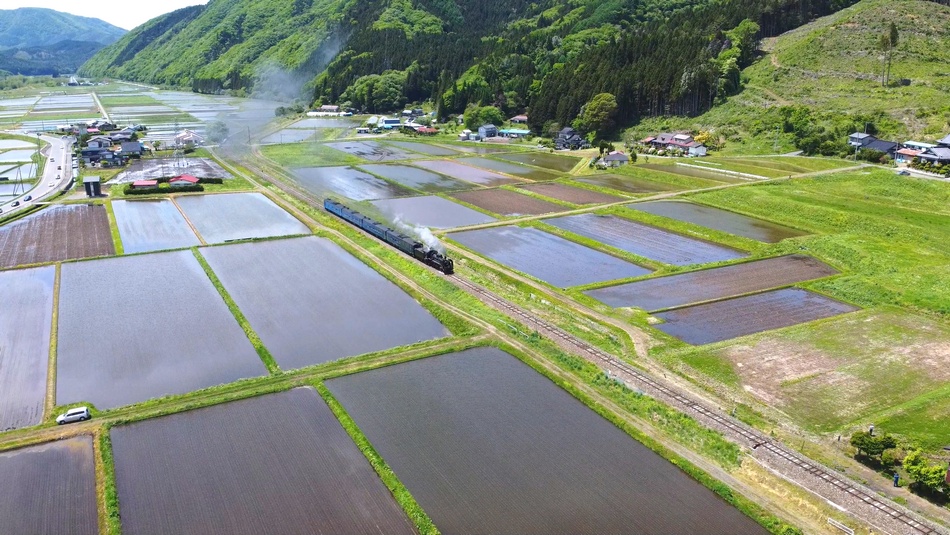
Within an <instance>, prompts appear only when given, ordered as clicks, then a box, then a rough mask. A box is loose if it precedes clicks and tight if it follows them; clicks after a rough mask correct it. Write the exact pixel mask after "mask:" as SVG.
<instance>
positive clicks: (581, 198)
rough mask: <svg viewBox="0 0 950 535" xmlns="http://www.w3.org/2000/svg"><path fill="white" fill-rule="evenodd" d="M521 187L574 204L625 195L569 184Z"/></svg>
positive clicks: (610, 199)
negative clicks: (608, 193)
mask: <svg viewBox="0 0 950 535" xmlns="http://www.w3.org/2000/svg"><path fill="white" fill-rule="evenodd" d="M519 187H520V188H523V189H526V190H528V191H531V192H534V193H537V194H538V195H544V196H545V197H551V198H552V199H558V200H561V201H567V202H570V203H574V204H602V203H608V202H617V201H622V200H624V198H623V197H617V196H616V195H607V194H606V193H600V192H599V191H591V190H589V189H584V188H575V187H574V186H568V185H567V184H556V183H550V184H528V185H524V186H519Z"/></svg>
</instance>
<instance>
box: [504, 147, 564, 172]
mask: <svg viewBox="0 0 950 535" xmlns="http://www.w3.org/2000/svg"><path fill="white" fill-rule="evenodd" d="M498 157H499V158H501V159H503V160H509V161H512V162H517V163H523V164H526V165H533V166H535V167H544V168H545V169H550V170H552V171H558V172H561V173H567V172H568V171H570V170H571V169H574V166H576V165H577V163H578V162H580V161H581V159H580V158H576V157H574V156H557V155H555V154H548V153H544V152H514V153H511V154H499V155H498Z"/></svg>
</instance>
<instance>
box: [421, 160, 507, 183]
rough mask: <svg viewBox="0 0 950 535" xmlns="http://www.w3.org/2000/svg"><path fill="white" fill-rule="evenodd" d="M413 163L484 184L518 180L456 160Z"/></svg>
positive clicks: (453, 176) (466, 180) (467, 180)
mask: <svg viewBox="0 0 950 535" xmlns="http://www.w3.org/2000/svg"><path fill="white" fill-rule="evenodd" d="M412 165H415V166H418V167H422V168H424V169H428V170H430V171H435V172H436V173H441V174H443V175H447V176H450V177H452V178H457V179H459V180H464V181H465V182H471V183H473V184H479V185H482V186H502V185H504V184H512V183H514V182H517V180H515V179H513V178H508V177H506V176H504V175H500V174H498V173H493V172H491V171H487V170H485V169H478V168H476V167H471V166H469V165H463V164H460V163H458V162H456V161H454V160H422V161H419V160H416V161H414V162H412Z"/></svg>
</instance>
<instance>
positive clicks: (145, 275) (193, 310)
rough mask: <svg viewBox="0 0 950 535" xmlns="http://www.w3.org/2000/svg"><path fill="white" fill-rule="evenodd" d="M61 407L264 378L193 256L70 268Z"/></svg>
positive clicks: (102, 404) (105, 405)
mask: <svg viewBox="0 0 950 535" xmlns="http://www.w3.org/2000/svg"><path fill="white" fill-rule="evenodd" d="M60 288H61V289H60V298H59V331H58V337H57V338H58V348H57V375H56V402H57V404H58V405H65V404H68V403H75V402H78V401H84V402H91V403H93V404H94V405H95V406H96V407H97V408H99V409H111V408H114V407H119V406H122V405H128V404H131V403H137V402H140V401H145V400H147V399H151V398H156V397H160V396H164V395H167V394H182V393H185V392H191V391H194V390H198V389H201V388H205V387H209V386H213V385H217V384H222V383H229V382H232V381H235V380H237V379H241V378H245V377H256V376H259V375H264V374H265V373H266V369H265V368H264V365H263V363H262V362H261V360H260V358H259V357H258V356H257V352H256V351H255V350H254V348H253V347H252V346H251V343H250V342H249V341H248V339H247V336H246V335H245V334H244V331H243V330H242V329H241V327H240V326H239V325H238V323H237V321H236V320H235V319H234V316H232V315H231V312H230V311H229V310H228V307H227V305H225V303H224V300H223V299H221V296H220V295H219V294H218V291H217V290H216V289H215V287H214V286H213V285H212V284H211V281H210V280H209V279H208V276H207V275H206V274H205V272H204V270H203V269H202V268H201V265H200V264H198V261H197V260H196V259H195V257H194V255H193V254H192V253H191V251H187V250H185V251H176V252H170V253H155V254H149V255H139V256H128V257H117V258H109V259H105V260H95V261H90V262H76V263H70V264H63V266H62V276H61V283H60Z"/></svg>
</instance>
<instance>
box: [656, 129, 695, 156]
mask: <svg viewBox="0 0 950 535" xmlns="http://www.w3.org/2000/svg"><path fill="white" fill-rule="evenodd" d="M640 143H641V144H643V145H649V146H651V147H653V148H654V149H657V150H679V151H682V152H684V153H686V154H688V155H690V156H705V155H706V153H707V151H706V146H705V145H703V144H702V143H700V142H698V141H696V140H695V139H693V136H691V135H689V134H686V133H678V134H676V133H670V132H663V133H661V134H657V135H656V136H650V137H648V138H646V139H642V140H640Z"/></svg>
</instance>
